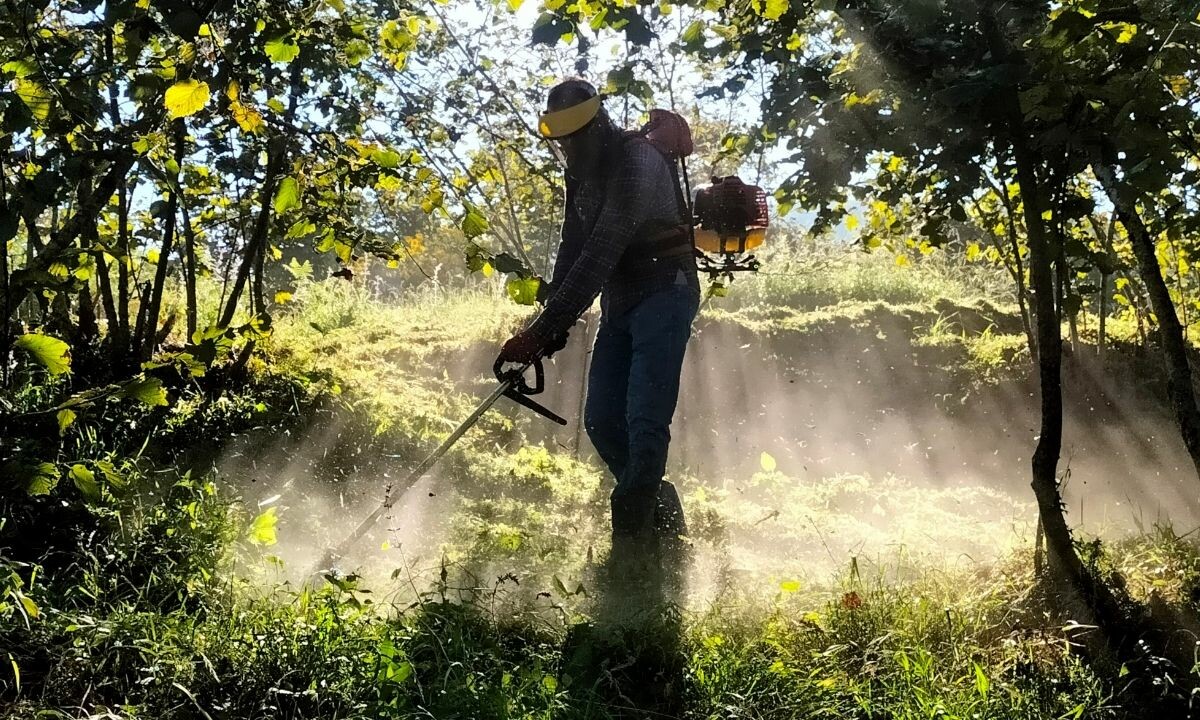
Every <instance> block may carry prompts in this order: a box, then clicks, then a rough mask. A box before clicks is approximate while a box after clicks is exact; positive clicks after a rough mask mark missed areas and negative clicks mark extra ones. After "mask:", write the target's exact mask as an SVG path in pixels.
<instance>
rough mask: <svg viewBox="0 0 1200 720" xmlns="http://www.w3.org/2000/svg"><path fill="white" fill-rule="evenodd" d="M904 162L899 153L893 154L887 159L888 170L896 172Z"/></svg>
mask: <svg viewBox="0 0 1200 720" xmlns="http://www.w3.org/2000/svg"><path fill="white" fill-rule="evenodd" d="M903 164H904V160H903V159H902V158H901V157H900V156H899V155H893V156H892V159H891V160H888V164H887V169H888V172H896V171H897V170H899V169H900V166H901V165H903Z"/></svg>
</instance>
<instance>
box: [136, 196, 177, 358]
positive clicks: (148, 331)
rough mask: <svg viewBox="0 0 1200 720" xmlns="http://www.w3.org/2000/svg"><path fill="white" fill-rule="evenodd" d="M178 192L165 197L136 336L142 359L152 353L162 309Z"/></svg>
mask: <svg viewBox="0 0 1200 720" xmlns="http://www.w3.org/2000/svg"><path fill="white" fill-rule="evenodd" d="M178 211H179V193H178V192H176V191H174V190H172V191H171V194H170V196H169V197H168V199H167V211H166V217H165V218H164V220H163V222H164V227H163V241H162V248H161V249H160V250H159V252H158V263H157V264H156V265H155V267H154V285H153V286H151V289H150V301H149V303H148V307H147V308H146V317H145V323H144V325H143V327H142V328H141V333H142V334H141V336H139V338H138V343H139V348H140V354H141V358H142V360H149V359H150V357H151V356H152V355H153V354H154V347H155V344H156V343H155V340H156V338H157V337H158V315H159V312H160V311H161V310H162V294H163V288H164V287H165V286H166V284H167V267H168V266H169V265H170V264H171V251H172V250H174V249H175V219H176V218H177V217H178V216H179V212H178Z"/></svg>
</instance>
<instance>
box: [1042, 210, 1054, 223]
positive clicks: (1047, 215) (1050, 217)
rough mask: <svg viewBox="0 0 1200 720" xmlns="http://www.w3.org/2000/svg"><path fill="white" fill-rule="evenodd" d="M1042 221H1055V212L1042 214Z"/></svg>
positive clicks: (1050, 211) (1048, 211)
mask: <svg viewBox="0 0 1200 720" xmlns="http://www.w3.org/2000/svg"><path fill="white" fill-rule="evenodd" d="M1042 219H1043V220H1046V221H1050V220H1053V219H1054V211H1053V210H1047V211H1045V212H1043V213H1042Z"/></svg>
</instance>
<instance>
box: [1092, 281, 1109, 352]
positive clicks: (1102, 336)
mask: <svg viewBox="0 0 1200 720" xmlns="http://www.w3.org/2000/svg"><path fill="white" fill-rule="evenodd" d="M1111 277H1112V275H1110V274H1108V273H1100V302H1099V303H1097V304H1098V305H1099V312H1100V328H1099V330H1097V332H1096V357H1098V358H1100V361H1101V362H1103V361H1104V346H1105V344H1106V343H1107V342H1108V283H1109V279H1110V278H1111Z"/></svg>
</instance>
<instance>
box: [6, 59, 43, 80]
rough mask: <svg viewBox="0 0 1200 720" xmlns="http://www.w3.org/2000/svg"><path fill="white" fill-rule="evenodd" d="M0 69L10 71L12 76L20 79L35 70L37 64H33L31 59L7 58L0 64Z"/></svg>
mask: <svg viewBox="0 0 1200 720" xmlns="http://www.w3.org/2000/svg"><path fill="white" fill-rule="evenodd" d="M0 70H3V71H4V72H6V73H12V75H13V76H15V77H16V78H18V79H20V78H23V77H26V76H28V75H32V74H33V73H35V72H37V65H35V64H34V62H33V61H32V60H28V59H26V58H18V59H16V60H9V61H8V62H6V63H4V64H3V65H0Z"/></svg>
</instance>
